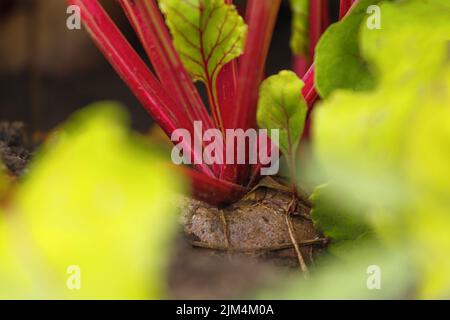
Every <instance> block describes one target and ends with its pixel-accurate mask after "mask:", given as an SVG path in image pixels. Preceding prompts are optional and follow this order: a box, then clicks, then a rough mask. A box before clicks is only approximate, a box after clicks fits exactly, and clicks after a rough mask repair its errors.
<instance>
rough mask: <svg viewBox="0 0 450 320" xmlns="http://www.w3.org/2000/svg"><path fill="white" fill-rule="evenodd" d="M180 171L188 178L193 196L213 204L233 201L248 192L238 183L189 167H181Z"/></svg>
mask: <svg viewBox="0 0 450 320" xmlns="http://www.w3.org/2000/svg"><path fill="white" fill-rule="evenodd" d="M181 171H182V172H183V173H184V174H185V175H186V176H188V177H189V178H190V181H191V186H192V192H193V196H194V197H195V198H197V199H199V200H202V201H205V202H208V203H210V204H213V205H223V204H229V203H233V202H235V201H237V200H239V199H240V198H241V197H242V196H243V195H245V194H246V193H247V192H248V189H247V188H244V187H242V186H240V185H237V184H234V183H231V182H227V181H224V180H219V179H216V178H214V177H208V176H206V175H204V174H201V173H199V172H198V171H195V170H192V169H191V168H187V167H181Z"/></svg>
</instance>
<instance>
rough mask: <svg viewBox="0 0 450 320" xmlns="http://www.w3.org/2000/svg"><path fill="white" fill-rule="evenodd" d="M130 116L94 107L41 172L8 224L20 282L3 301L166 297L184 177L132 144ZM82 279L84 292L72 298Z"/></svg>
mask: <svg viewBox="0 0 450 320" xmlns="http://www.w3.org/2000/svg"><path fill="white" fill-rule="evenodd" d="M124 118H125V115H124V113H123V111H122V109H121V108H120V107H119V106H117V105H114V104H112V103H104V104H97V105H94V106H91V107H88V108H86V109H84V110H82V111H80V112H79V113H77V114H75V115H74V116H73V117H72V118H71V119H70V121H69V122H68V124H67V125H65V126H64V127H63V128H62V129H61V130H59V131H58V132H57V133H56V134H55V135H54V136H53V137H52V138H51V139H50V140H49V142H48V143H47V145H46V146H45V147H44V150H43V151H42V152H41V153H40V155H39V156H38V158H37V159H36V161H35V162H34V163H33V164H32V166H31V168H30V174H29V175H28V176H27V177H26V180H25V182H24V184H23V185H22V186H21V187H20V189H19V191H18V195H17V199H16V204H15V210H14V212H12V213H11V214H10V215H8V216H9V218H8V220H7V221H1V223H0V224H1V227H2V232H1V237H2V241H1V244H0V257H1V260H2V264H1V266H0V278H2V279H3V278H6V279H15V280H18V281H12V280H11V282H13V286H16V287H17V288H18V289H17V290H15V291H11V289H10V287H5V286H3V285H2V287H1V289H0V296H1V297H3V298H12V297H19V298H63V299H66V298H70V299H93V298H95V299H118V298H126V299H151V298H161V297H164V287H165V278H164V275H165V271H166V264H167V258H168V254H169V253H170V250H169V248H170V245H169V244H170V241H171V239H172V237H173V235H174V232H175V229H176V225H177V224H176V222H175V219H176V215H175V211H176V210H175V207H174V206H175V202H176V200H175V194H174V192H176V191H178V190H180V182H179V181H180V178H179V177H175V176H174V175H173V174H172V173H171V171H170V170H169V168H168V167H167V164H165V163H164V162H163V161H162V160H161V158H160V157H158V156H157V154H155V153H154V152H152V151H151V150H149V148H148V147H147V146H145V145H144V144H143V143H142V142H140V141H139V140H138V139H137V138H136V137H132V136H130V134H129V132H128V130H127V129H126V126H125V121H124ZM5 235H7V236H5ZM13 256H14V257H13ZM13 258H14V259H13ZM3 261H6V262H7V263H6V265H5V264H4V263H3ZM16 271H18V272H23V273H24V274H26V275H27V276H24V275H23V274H18V273H17V272H16ZM78 271H79V272H80V276H81V277H80V278H79V279H80V284H81V288H80V289H79V290H76V289H75V290H71V289H70V288H71V286H70V283H71V281H72V280H74V278H73V276H74V275H77V272H78ZM22 283H25V284H27V286H24V287H22V286H21V284H22ZM28 284H31V285H28ZM68 284H69V286H68Z"/></svg>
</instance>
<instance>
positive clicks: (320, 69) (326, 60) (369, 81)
mask: <svg viewBox="0 0 450 320" xmlns="http://www.w3.org/2000/svg"><path fill="white" fill-rule="evenodd" d="M378 2H379V0H361V1H359V3H358V4H357V5H356V6H355V7H353V8H352V11H351V12H350V14H349V15H347V17H345V18H344V19H343V20H341V21H340V22H337V23H335V24H333V25H331V26H330V27H329V28H328V29H327V31H325V33H324V34H323V36H322V37H321V39H320V41H319V43H318V44H317V48H316V56H315V68H316V69H315V70H316V73H315V77H316V86H317V90H318V92H319V94H320V96H321V97H322V98H327V97H329V96H330V94H331V93H332V92H333V91H334V90H336V89H353V90H357V91H364V90H369V89H372V88H373V87H374V84H375V80H374V77H373V76H372V74H371V73H370V69H369V67H368V65H367V62H366V61H365V59H364V58H363V56H362V55H361V52H360V48H359V42H358V34H359V30H360V25H361V23H362V22H363V21H364V18H366V17H367V16H368V15H367V13H366V10H367V7H368V6H369V5H372V4H376V3H378Z"/></svg>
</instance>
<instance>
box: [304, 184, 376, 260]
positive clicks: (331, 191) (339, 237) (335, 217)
mask: <svg viewBox="0 0 450 320" xmlns="http://www.w3.org/2000/svg"><path fill="white" fill-rule="evenodd" d="M335 189H336V188H330V187H329V186H326V185H323V186H319V187H317V188H316V190H315V191H314V193H313V195H312V196H311V200H312V202H313V204H314V207H313V209H312V210H311V218H312V219H313V222H314V227H315V228H316V229H317V230H320V231H321V232H322V233H323V234H324V235H325V236H326V237H328V238H330V239H331V241H332V242H331V244H330V246H329V250H330V252H332V253H333V254H335V255H337V256H344V255H346V254H348V252H350V249H355V248H357V247H358V246H361V243H362V242H365V241H367V240H368V239H369V238H370V237H371V235H372V232H373V230H372V228H371V226H370V222H369V219H368V216H366V215H364V214H361V212H364V209H365V208H364V207H363V206H361V205H359V203H355V202H350V203H349V202H342V201H339V200H340V197H339V196H338V195H337V194H336V191H335Z"/></svg>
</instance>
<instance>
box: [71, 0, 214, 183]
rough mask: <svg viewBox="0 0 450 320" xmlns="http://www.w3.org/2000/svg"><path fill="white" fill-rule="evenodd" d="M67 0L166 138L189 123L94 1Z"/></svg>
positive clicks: (209, 172) (205, 167) (210, 173)
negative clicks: (164, 133)
mask: <svg viewBox="0 0 450 320" xmlns="http://www.w3.org/2000/svg"><path fill="white" fill-rule="evenodd" d="M67 1H68V3H69V4H73V5H78V6H79V7H80V8H81V14H82V19H83V22H84V25H85V27H86V29H87V30H88V32H89V33H90V34H91V36H92V38H93V39H94V42H95V43H96V44H97V46H98V48H99V49H100V50H101V51H102V52H103V54H104V55H105V57H106V58H107V59H108V61H109V62H110V63H111V65H112V66H113V67H114V69H115V70H116V72H117V73H118V74H119V76H120V77H121V78H122V79H123V81H124V82H125V83H126V84H127V85H128V87H129V88H130V89H131V91H132V92H133V93H134V94H135V96H136V97H137V98H138V100H139V101H140V102H141V104H142V105H143V106H144V108H145V109H146V110H147V111H148V112H149V114H150V115H151V116H152V118H153V119H154V120H155V121H156V122H157V123H158V124H159V125H160V126H161V128H162V129H163V130H164V131H165V132H166V134H167V135H168V136H169V137H170V135H171V133H172V132H173V131H174V130H176V129H178V128H189V125H190V122H189V119H188V118H187V117H186V114H185V112H184V111H183V110H180V108H179V106H178V105H176V104H175V102H174V101H173V100H172V99H171V95H170V94H169V93H168V92H167V91H166V90H165V89H164V87H163V86H162V85H161V83H160V82H159V81H158V80H157V79H156V77H155V76H154V75H153V74H152V72H150V70H149V69H148V67H147V65H146V64H145V63H144V62H143V61H142V59H141V58H140V57H139V55H138V54H137V53H136V51H134V49H133V48H132V47H131V45H130V44H129V43H128V41H127V40H126V39H125V37H124V36H123V35H122V33H121V32H120V30H119V29H118V28H117V26H116V25H115V24H114V22H113V21H112V20H111V18H110V17H109V16H108V15H107V13H106V12H105V10H104V9H103V7H102V6H101V5H100V4H99V3H98V1H97V0H67ZM186 149H187V150H190V151H191V154H192V155H193V157H194V158H198V157H201V156H202V155H197V154H195V152H194V150H193V149H191V148H190V144H189V145H187V146H186ZM198 168H199V170H201V171H202V172H203V173H204V174H206V175H209V176H214V174H213V173H212V171H211V170H210V169H209V167H208V166H206V165H204V164H202V165H199V166H198Z"/></svg>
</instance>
